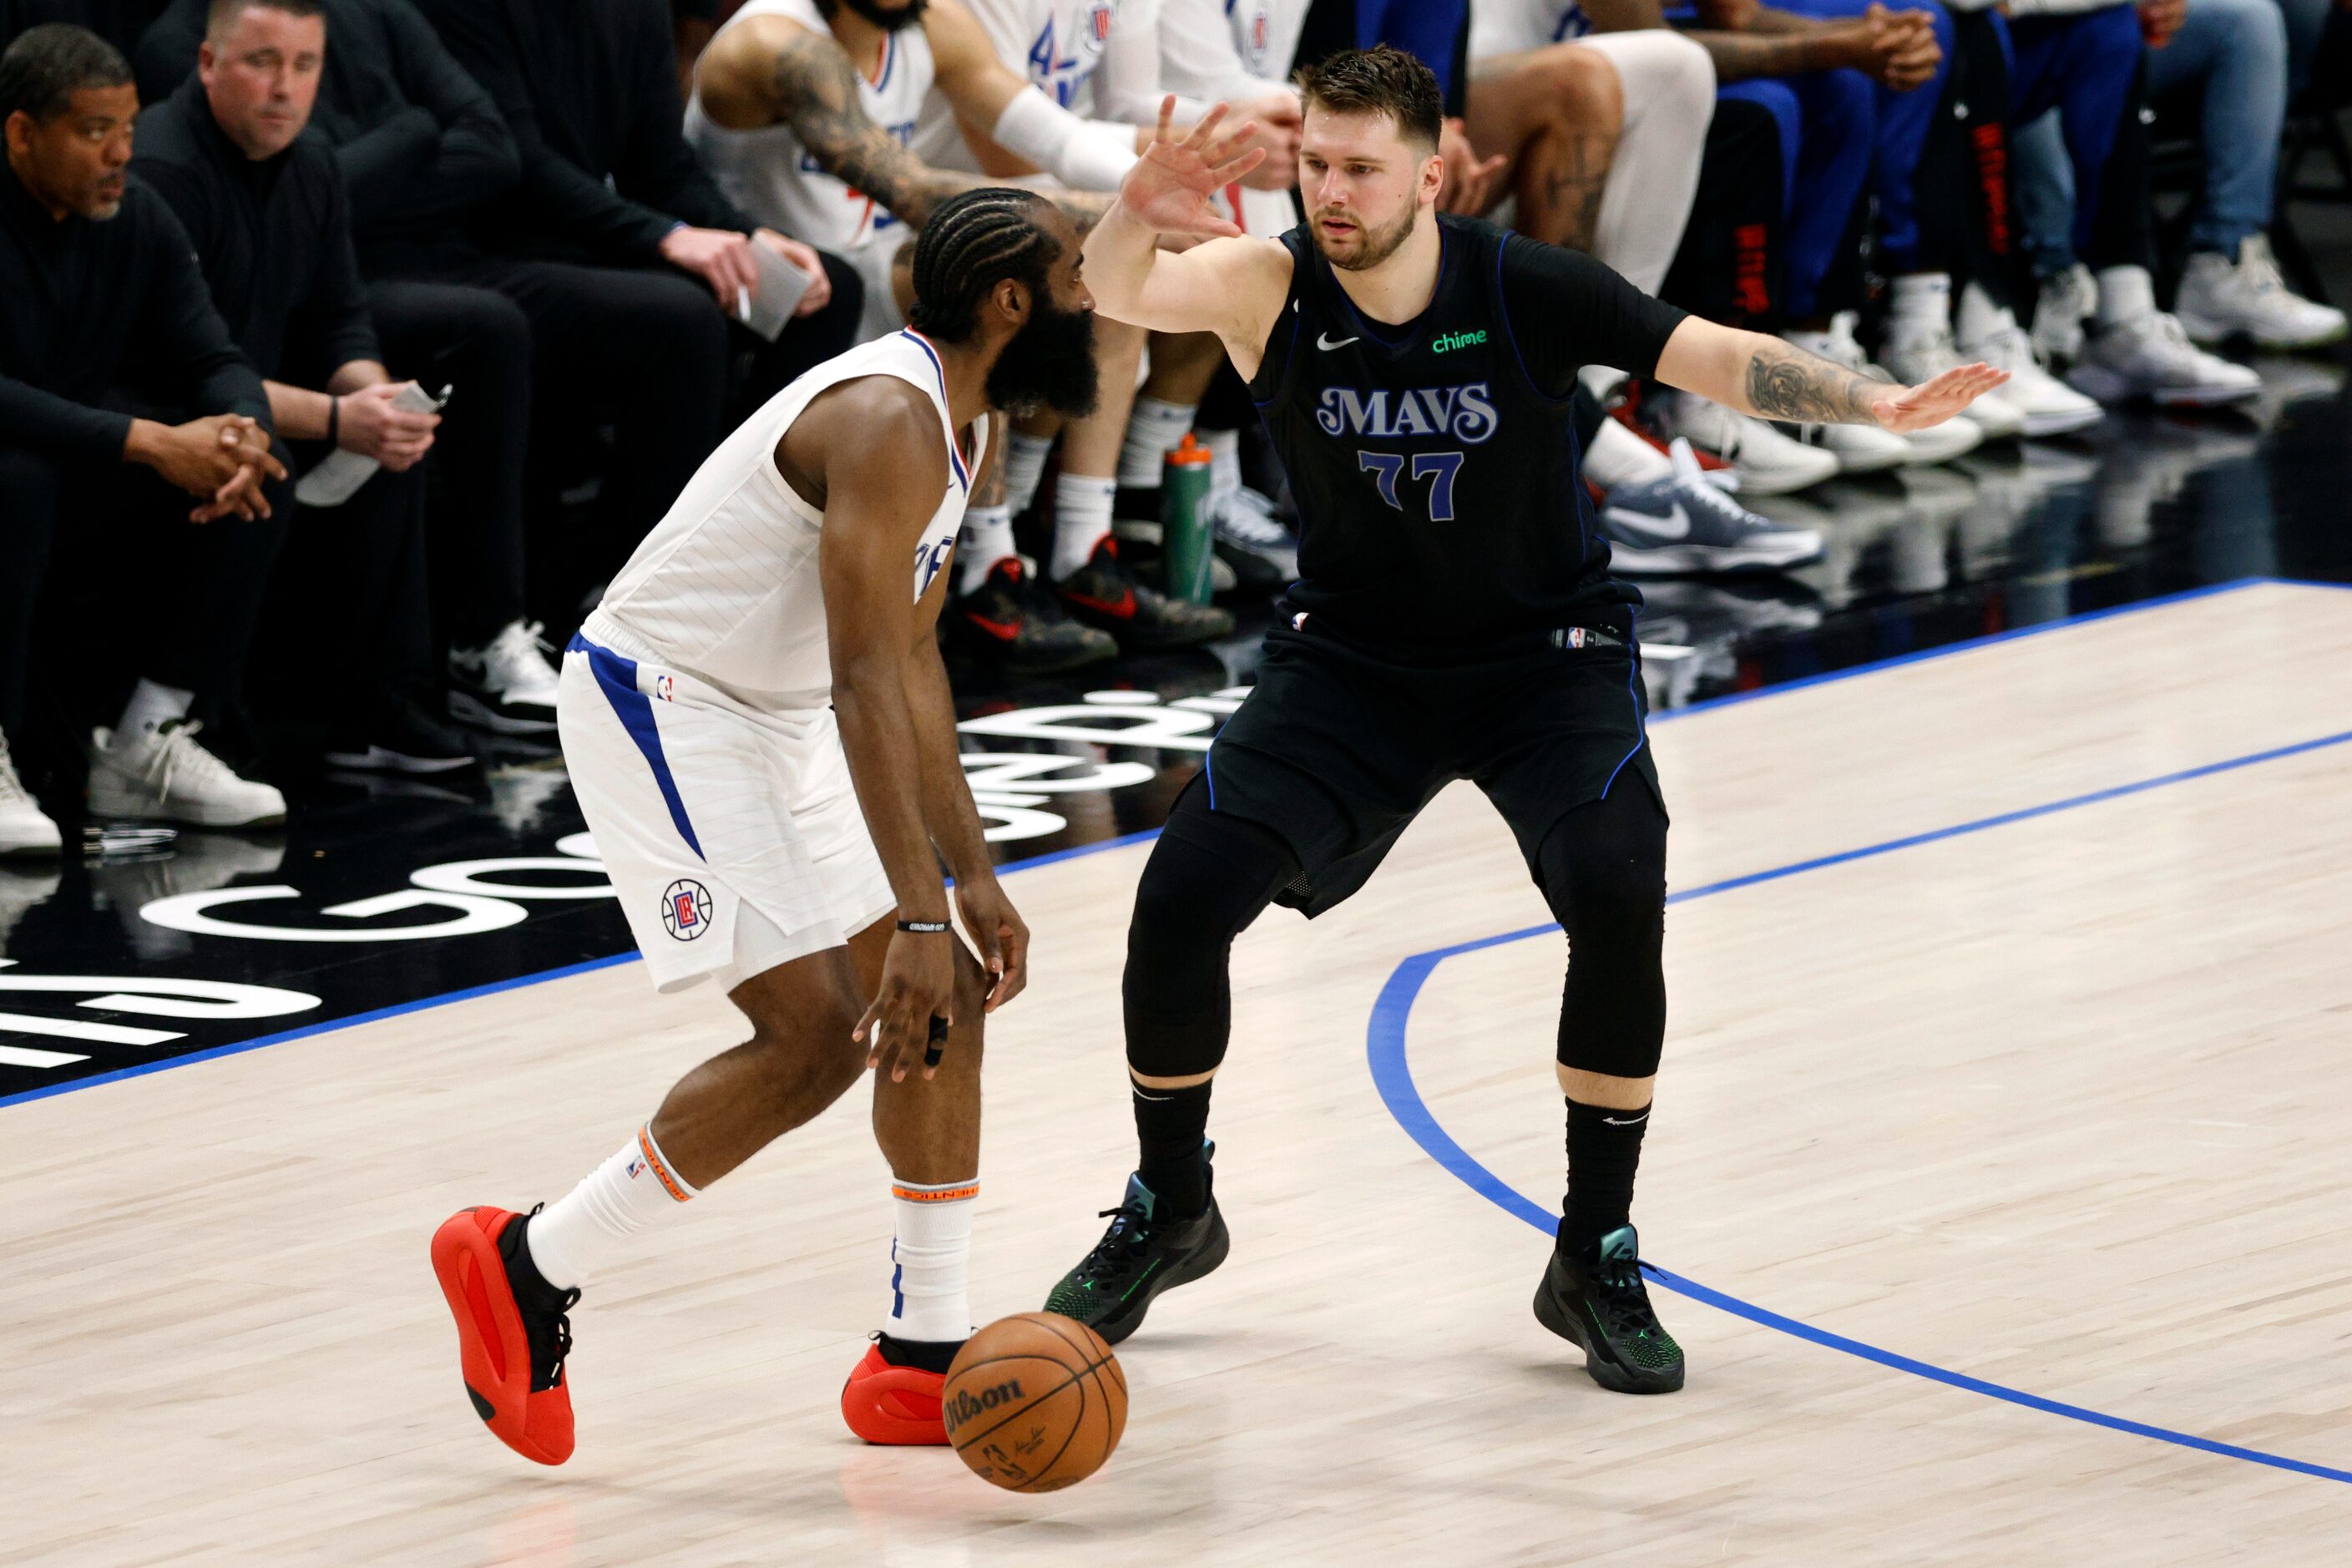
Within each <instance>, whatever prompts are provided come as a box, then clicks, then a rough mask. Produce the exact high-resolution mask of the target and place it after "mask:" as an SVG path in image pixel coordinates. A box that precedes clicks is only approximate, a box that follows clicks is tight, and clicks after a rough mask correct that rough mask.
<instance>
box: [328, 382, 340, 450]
mask: <svg viewBox="0 0 2352 1568" xmlns="http://www.w3.org/2000/svg"><path fill="white" fill-rule="evenodd" d="M342 428H343V400H342V399H341V398H340V397H337V396H336V395H334V394H333V393H329V394H327V445H328V446H330V447H336V446H341V444H342Z"/></svg>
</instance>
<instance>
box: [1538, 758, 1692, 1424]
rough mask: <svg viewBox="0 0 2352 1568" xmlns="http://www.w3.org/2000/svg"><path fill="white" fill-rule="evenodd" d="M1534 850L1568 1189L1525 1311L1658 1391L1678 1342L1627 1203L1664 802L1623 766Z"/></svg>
mask: <svg viewBox="0 0 2352 1568" xmlns="http://www.w3.org/2000/svg"><path fill="white" fill-rule="evenodd" d="M1534 862H1535V864H1534V869H1535V872H1536V878H1537V881H1538V885H1539V886H1540V887H1541V888H1542V889H1543V893H1544V898H1545V900H1546V901H1547V902H1548V903H1549V905H1550V906H1551V910H1552V914H1553V916H1554V918H1556V919H1557V920H1558V921H1559V923H1560V926H1561V929H1562V930H1564V931H1567V933H1568V952H1569V962H1568V978H1567V981H1566V983H1565V984H1564V986H1563V987H1562V991H1561V996H1560V1013H1559V1047H1558V1052H1557V1062H1558V1067H1557V1070H1558V1072H1559V1087H1560V1092H1561V1093H1562V1094H1563V1095H1564V1096H1565V1097H1566V1099H1567V1112H1568V1198H1567V1201H1566V1203H1565V1204H1564V1205H1562V1211H1563V1213H1562V1218H1561V1220H1560V1223H1559V1233H1558V1237H1557V1241H1556V1245H1555V1247H1554V1249H1553V1255H1552V1260H1551V1263H1550V1266H1549V1268H1548V1269H1547V1271H1546V1273H1545V1276H1544V1281H1543V1284H1542V1285H1541V1286H1540V1287H1539V1288H1538V1290H1537V1292H1536V1316H1537V1317H1538V1319H1539V1320H1541V1321H1542V1322H1543V1323H1544V1325H1545V1326H1546V1327H1547V1328H1549V1329H1550V1330H1551V1331H1553V1332H1555V1333H1558V1334H1560V1335H1561V1336H1563V1337H1564V1338H1567V1339H1570V1340H1571V1341H1573V1342H1576V1343H1577V1344H1579V1345H1580V1346H1582V1347H1583V1348H1584V1351H1585V1364H1586V1367H1587V1369H1588V1370H1589V1371H1590V1372H1591V1373H1592V1376H1593V1378H1594V1380H1595V1381H1597V1382H1599V1383H1600V1384H1601V1385H1602V1386H1603V1387H1606V1388H1612V1389H1615V1390H1617V1391H1618V1392H1620V1393H1624V1394H1663V1393H1666V1392H1669V1391H1671V1390H1673V1389H1676V1388H1680V1387H1681V1386H1682V1383H1683V1357H1682V1351H1681V1349H1680V1348H1679V1347H1678V1346H1676V1345H1675V1342H1674V1340H1673V1338H1672V1337H1671V1336H1669V1335H1668V1334H1667V1333H1666V1331H1665V1330H1664V1328H1663V1327H1661V1326H1660V1325H1659V1323H1658V1321H1657V1317H1656V1314H1655V1313H1654V1312H1653V1311H1652V1310H1650V1304H1649V1297H1648V1293H1647V1291H1646V1290H1645V1289H1643V1284H1642V1277H1641V1271H1640V1268H1639V1267H1638V1266H1637V1263H1636V1259H1635V1237H1634V1232H1633V1224H1632V1217H1631V1214H1632V1205H1633V1174H1634V1171H1635V1169H1636V1167H1637V1166H1638V1165H1639V1164H1640V1163H1641V1158H1642V1135H1643V1132H1644V1131H1646V1130H1647V1129H1648V1126H1649V1120H1650V1098H1651V1092H1652V1089H1654V1086H1655V1084H1656V1082H1657V1071H1658V1057H1659V1054H1660V1049H1661V1047H1662V1045H1663V1043H1664V1037H1665V1026H1666V984H1665V973H1664V968H1663V966H1662V963H1661V958H1662V947H1663V943H1664V930H1665V900H1666V816H1665V812H1664V808H1663V807H1662V806H1661V805H1659V803H1658V798H1657V796H1656V795H1655V794H1654V793H1653V791H1652V788H1651V786H1650V782H1649V780H1648V778H1647V777H1646V776H1645V775H1643V774H1641V773H1636V772H1634V771H1633V769H1630V768H1628V769H1626V770H1624V771H1623V772H1622V773H1621V774H1620V775H1619V776H1618V778H1617V779H1616V780H1615V781H1614V784H1612V787H1611V788H1610V789H1609V791H1608V792H1607V793H1606V794H1605V795H1602V796H1601V798H1600V799H1599V800H1595V801H1589V802H1587V803H1586V804H1584V805H1580V806H1577V807H1575V808H1574V809H1573V810H1571V811H1570V812H1568V813H1567V814H1566V815H1565V816H1561V817H1560V819H1559V822H1558V823H1556V824H1555V825H1554V826H1552V828H1551V830H1550V831H1549V833H1548V834H1546V835H1545V837H1544V838H1543V840H1542V843H1541V845H1540V846H1539V847H1538V849H1537V851H1536V854H1535V856H1534Z"/></svg>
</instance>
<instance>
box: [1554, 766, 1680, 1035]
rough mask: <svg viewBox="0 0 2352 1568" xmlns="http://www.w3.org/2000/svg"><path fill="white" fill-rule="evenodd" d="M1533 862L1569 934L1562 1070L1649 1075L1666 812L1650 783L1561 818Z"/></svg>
mask: <svg viewBox="0 0 2352 1568" xmlns="http://www.w3.org/2000/svg"><path fill="white" fill-rule="evenodd" d="M1536 860H1537V868H1538V877H1539V880H1540V882H1541V884H1542V887H1543V892H1544V899H1545V900H1546V901H1547V902H1548V903H1549V904H1550V905H1551V912H1552V915H1553V918H1555V919H1557V920H1558V921H1559V923H1560V926H1561V928H1562V929H1563V930H1565V931H1567V932H1568V983H1567V985H1566V987H1565V988H1564V990H1563V991H1562V993H1561V996H1560V1009H1559V1061H1560V1065H1561V1066H1563V1067H1569V1068H1575V1069H1577V1070H1578V1071H1580V1072H1597V1073H1605V1074H1608V1075H1609V1076H1611V1077H1612V1078H1647V1077H1649V1076H1650V1075H1651V1074H1652V1073H1654V1072H1656V1071H1657V1070H1658V1054H1659V1049H1660V1047H1661V1046H1662V1045H1663V1044H1664V1040H1665V1034H1666V980H1665V972H1664V968H1663V967H1662V966H1661V963H1660V953H1661V949H1662V947H1663V944H1664V936H1665V914H1666V815H1665V812H1664V809H1662V808H1661V807H1660V805H1658V799H1657V796H1656V795H1654V794H1652V793H1651V790H1650V788H1649V784H1648V781H1647V780H1645V779H1643V778H1641V777H1639V776H1637V775H1633V774H1628V775H1627V776H1625V777H1622V778H1620V779H1619V780H1618V781H1617V784H1616V787H1615V788H1614V789H1612V790H1611V791H1610V792H1609V795H1608V797H1607V798H1606V799H1602V800H1596V801H1592V802H1590V803H1588V804H1586V805H1580V806H1578V807H1577V808H1576V809H1575V810H1573V811H1571V812H1570V813H1569V814H1568V815H1567V816H1563V817H1561V818H1560V819H1559V823H1558V824H1557V825H1555V826H1553V828H1552V830H1551V832H1550V834H1549V836H1547V837H1545V839H1544V842H1543V847H1542V848H1541V849H1539V850H1538V851H1537V855H1536Z"/></svg>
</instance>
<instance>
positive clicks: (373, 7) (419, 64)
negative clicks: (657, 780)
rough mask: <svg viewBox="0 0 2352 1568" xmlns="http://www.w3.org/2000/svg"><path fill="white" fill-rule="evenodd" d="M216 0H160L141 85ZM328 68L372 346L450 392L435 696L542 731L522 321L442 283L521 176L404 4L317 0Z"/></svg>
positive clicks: (178, 70) (549, 698) (479, 94)
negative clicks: (472, 230) (529, 585)
mask: <svg viewBox="0 0 2352 1568" xmlns="http://www.w3.org/2000/svg"><path fill="white" fill-rule="evenodd" d="M217 9H218V7H217V6H215V3H214V0H173V5H171V7H170V9H168V10H166V11H165V12H164V13H163V16H161V17H159V18H157V20H156V22H155V25H154V26H152V27H150V28H148V29H147V33H146V36H145V37H143V38H142V39H141V40H140V44H139V55H138V59H137V65H138V69H139V91H140V95H141V97H142V98H143V99H144V100H146V101H148V102H149V103H160V102H162V101H163V100H165V99H167V98H169V97H171V96H172V94H173V91H175V90H176V89H178V88H179V86H180V84H181V83H183V82H184V81H185V80H186V79H188V77H189V75H190V73H191V72H193V71H194V69H195V68H196V54H197V51H198V49H199V48H200V47H202V46H203V44H204V41H205V31H206V29H207V27H208V26H209V25H210V22H211V18H212V16H213V14H214V13H215V11H216V10H217ZM321 13H322V15H323V17H324V19H325V22H326V26H327V59H326V68H325V70H324V73H323V75H322V76H321V78H320V86H319V95H318V102H317V105H316V107H315V108H314V109H313V110H312V112H311V116H310V126H311V129H312V130H313V131H314V132H317V133H318V134H319V135H320V136H322V137H324V138H325V140H326V142H327V143H328V145H329V146H331V147H332V148H333V149H334V153H335V163H336V164H337V165H338V166H339V167H340V168H341V171H342V175H343V184H344V187H345V189H346V190H347V191H348V192H349V193H350V196H351V203H350V205H351V221H352V247H353V248H354V249H355V250H356V251H357V253H358V256H359V265H360V275H361V276H362V278H364V279H367V295H368V310H369V314H370V315H371V316H372V317H373V319H374V321H375V331H376V337H377V339H378V340H379V341H380V342H381V343H382V344H383V353H384V357H385V358H386V359H387V360H388V361H389V362H390V363H394V364H398V365H401V366H403V367H404V368H405V369H406V370H408V371H409V372H410V373H411V374H414V375H415V376H416V377H417V378H418V379H419V380H421V381H424V382H425V383H426V384H428V385H430V386H432V387H433V388H435V389H436V390H438V389H439V388H441V387H443V386H450V387H454V388H456V389H457V395H456V397H455V399H454V401H453V406H452V411H451V415H450V417H449V419H448V420H447V422H446V423H445V424H444V425H443V426H441V428H440V430H439V432H438V433H437V436H438V438H437V440H436V446H435V453H434V458H433V487H434V498H433V500H434V504H433V506H432V507H431V509H430V510H429V511H428V513H427V523H426V526H427V537H428V539H429V541H430V544H431V549H430V554H431V557H432V561H431V567H432V578H433V602H434V605H435V608H436V612H437V618H438V619H439V620H440V622H441V623H442V625H443V628H444V630H445V631H446V633H447V640H448V641H449V643H450V645H451V647H450V648H449V650H448V671H449V674H448V681H449V710H450V712H451V713H452V715H454V716H455V717H457V718H459V719H462V720H464V721H467V722H468V723H474V724H479V725H482V726H484V727H486V728H488V729H492V730H497V731H504V732H508V733H533V732H536V733H549V734H551V733H552V732H553V731H554V729H555V669H554V667H553V666H552V665H551V664H550V663H549V662H548V658H547V654H546V651H545V649H544V647H542V645H541V643H540V641H539V632H540V627H539V626H537V625H535V624H533V623H531V622H530V621H529V620H528V619H527V618H526V617H525V614H524V610H525V603H524V565H523V556H524V551H523V538H524V533H523V516H524V513H523V475H524V458H525V457H526V455H527V452H528V448H529V442H530V420H531V405H532V386H531V373H532V364H531V335H530V320H529V319H528V318H527V317H525V316H524V314H523V312H522V310H521V307H520V306H518V305H517V304H515V302H514V301H513V300H509V299H508V298H507V297H506V296H505V295H503V294H500V293H499V292H497V291H496V290H494V289H488V288H485V287H481V286H478V285H475V284H467V283H457V282H451V281H448V280H447V277H446V275H447V273H448V272H449V271H450V270H451V269H452V268H459V267H463V266H466V265H467V264H469V263H471V262H474V261H478V260H479V259H480V252H479V251H478V250H477V249H476V248H475V247H473V246H472V245H470V244H469V243H468V242H467V240H466V239H465V237H464V225H465V222H466V219H467V216H468V215H470V214H471V213H473V212H474V211H475V210H476V209H478V208H479V207H480V206H482V205H484V204H485V203H488V202H492V201H496V200H498V199H499V197H500V196H502V195H505V194H506V193H507V192H508V191H509V189H510V188H511V187H512V186H513V184H514V183H515V178H516V174H517V172H518V167H519V165H518V163H517V160H516V157H515V148H514V138H513V137H511V136H509V134H508V133H507V127H506V121H504V120H502V119H501V118H499V111H498V108H497V106H496V105H494V104H493V103H491V102H490V95H489V94H488V93H486V92H484V91H483V90H482V89H481V88H480V86H479V85H478V84H477V83H476V82H475V80H474V79H473V78H471V77H469V76H467V74H466V72H465V70H464V69H463V68H461V67H460V66H459V65H458V64H457V61H456V60H454V59H452V58H450V56H449V51H448V50H447V49H446V48H444V47H442V45H441V40H440V38H439V37H438V36H437V35H436V34H435V33H434V31H433V29H432V27H430V26H427V25H426V23H425V18H424V17H422V16H418V15H417V13H416V9H415V6H413V5H410V4H409V3H408V0H322V5H321Z"/></svg>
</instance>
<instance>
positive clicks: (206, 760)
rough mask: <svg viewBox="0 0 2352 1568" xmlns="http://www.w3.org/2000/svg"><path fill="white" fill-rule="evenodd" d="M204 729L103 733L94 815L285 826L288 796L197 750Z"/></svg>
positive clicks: (186, 723) (181, 723) (182, 726)
mask: <svg viewBox="0 0 2352 1568" xmlns="http://www.w3.org/2000/svg"><path fill="white" fill-rule="evenodd" d="M203 727H204V726H202V725H201V724H198V723H196V722H195V721H193V720H187V719H174V720H173V721H171V722H169V723H167V724H164V725H163V726H162V727H161V728H160V729H158V730H157V731H155V732H154V733H153V734H152V735H110V734H109V733H108V732H107V731H104V730H100V731H98V733H97V739H98V752H97V755H95V756H93V757H92V758H91V759H90V764H89V809H90V811H91V813H92V814H93V815H95V816H139V817H154V818H158V819H160V820H162V821H164V822H177V823H182V824H184V825H186V826H191V827H258V826H264V825H266V824H268V823H274V822H283V821H285V820H286V797H285V796H284V795H279V794H278V791H277V790H275V789H273V788H272V787H270V786H269V785H268V784H257V783H256V782H254V781H253V780H251V779H242V778H239V777H237V775H236V773H235V772H234V771H233V770H232V769H231V768H230V767H229V765H228V764H227V763H224V762H222V761H221V760H220V759H219V758H218V757H215V756H214V755H213V754H212V753H211V752H207V751H205V749H204V748H203V747H202V746H199V745H197V744H196V731H198V730H200V729H202V728H203Z"/></svg>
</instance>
